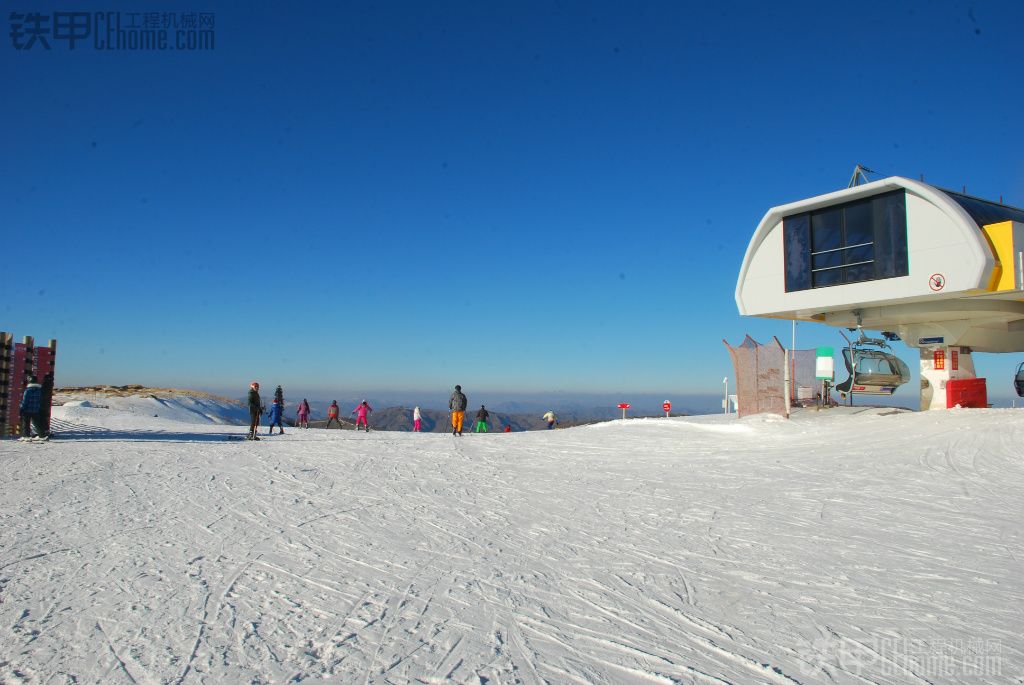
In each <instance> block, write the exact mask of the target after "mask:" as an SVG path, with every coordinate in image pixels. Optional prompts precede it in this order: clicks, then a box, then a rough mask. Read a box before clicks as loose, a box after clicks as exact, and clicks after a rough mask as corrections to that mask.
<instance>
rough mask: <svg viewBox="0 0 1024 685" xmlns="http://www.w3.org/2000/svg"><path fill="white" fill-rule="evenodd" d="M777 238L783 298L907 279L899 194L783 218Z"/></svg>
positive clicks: (904, 212) (904, 224) (904, 219)
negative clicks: (813, 290)
mask: <svg viewBox="0 0 1024 685" xmlns="http://www.w3.org/2000/svg"><path fill="white" fill-rule="evenodd" d="M782 236H783V245H784V257H785V261H786V292H793V291H796V290H810V289H811V288H824V287H827V286H832V285H842V284H845V283H857V282H860V281H876V280H880V279H883V278H896V277H899V276H906V275H907V274H908V273H909V271H908V267H907V201H906V192H905V191H903V190H897V191H893V192H889V193H885V194H882V195H876V196H874V197H869V198H866V199H863V200H856V201H854V202H847V203H844V204H840V205H833V206H831V207H825V208H822V209H818V210H815V211H813V212H804V213H802V214H794V215H793V216H787V217H785V218H784V219H783V222H782Z"/></svg>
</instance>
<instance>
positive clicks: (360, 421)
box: [352, 400, 373, 433]
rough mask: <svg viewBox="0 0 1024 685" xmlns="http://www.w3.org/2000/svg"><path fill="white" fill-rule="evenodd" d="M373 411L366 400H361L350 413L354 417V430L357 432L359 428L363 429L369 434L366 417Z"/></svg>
mask: <svg viewBox="0 0 1024 685" xmlns="http://www.w3.org/2000/svg"><path fill="white" fill-rule="evenodd" d="M371 411H373V407H371V406H370V403H369V402H367V401H366V400H363V401H362V402H360V403H359V405H358V406H357V407H356V408H355V409H353V410H352V413H353V414H355V415H356V430H359V426H362V427H363V430H365V431H366V432H367V433H369V432H370V422H369V421H368V420H367V415H368V414H369V413H370V412H371Z"/></svg>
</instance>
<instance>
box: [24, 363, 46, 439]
mask: <svg viewBox="0 0 1024 685" xmlns="http://www.w3.org/2000/svg"><path fill="white" fill-rule="evenodd" d="M18 409H19V411H20V413H21V437H20V438H18V439H19V440H22V441H24V440H30V439H32V430H31V428H30V426H32V427H35V429H36V436H37V437H39V438H41V439H44V440H45V439H46V438H48V437H49V436H48V435H47V434H46V428H45V427H44V426H43V422H42V416H41V413H42V410H43V386H41V385H39V384H38V383H36V379H35V376H29V377H28V386H27V387H26V388H25V393H24V394H23V395H22V396H21V405H20V406H19V407H18Z"/></svg>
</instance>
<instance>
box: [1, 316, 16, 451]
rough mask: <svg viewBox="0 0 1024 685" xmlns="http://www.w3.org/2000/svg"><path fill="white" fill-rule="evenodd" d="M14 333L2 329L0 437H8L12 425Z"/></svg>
mask: <svg viewBox="0 0 1024 685" xmlns="http://www.w3.org/2000/svg"><path fill="white" fill-rule="evenodd" d="M13 344H14V334H13V333H7V332H5V331H0V439H2V438H5V437H7V435H8V434H9V433H10V429H11V427H10V426H8V425H7V407H8V405H9V404H10V402H11V397H10V395H11V383H10V374H11V347H12V346H13Z"/></svg>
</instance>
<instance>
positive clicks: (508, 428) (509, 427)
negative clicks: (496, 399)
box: [505, 424, 512, 433]
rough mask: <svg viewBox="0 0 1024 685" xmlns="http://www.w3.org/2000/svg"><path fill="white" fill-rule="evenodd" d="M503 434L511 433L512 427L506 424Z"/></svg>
mask: <svg viewBox="0 0 1024 685" xmlns="http://www.w3.org/2000/svg"><path fill="white" fill-rule="evenodd" d="M505 432H506V433H511V432H512V426H510V425H508V424H505Z"/></svg>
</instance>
